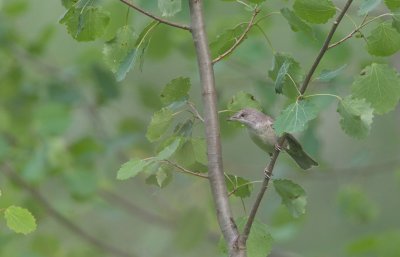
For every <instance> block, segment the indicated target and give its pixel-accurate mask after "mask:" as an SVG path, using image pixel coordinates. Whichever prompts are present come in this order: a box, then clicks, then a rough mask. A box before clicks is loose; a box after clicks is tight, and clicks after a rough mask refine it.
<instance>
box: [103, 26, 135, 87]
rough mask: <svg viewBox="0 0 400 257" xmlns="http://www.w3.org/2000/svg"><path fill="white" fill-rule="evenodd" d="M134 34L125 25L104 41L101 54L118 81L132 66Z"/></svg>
mask: <svg viewBox="0 0 400 257" xmlns="http://www.w3.org/2000/svg"><path fill="white" fill-rule="evenodd" d="M135 39H136V38H135V35H134V33H133V29H132V28H131V27H130V26H128V25H126V26H124V27H122V28H120V29H118V31H117V34H116V36H115V37H114V38H113V39H112V40H110V41H108V42H106V44H105V46H104V49H103V54H104V59H105V62H106V63H107V65H108V66H109V67H110V68H111V71H112V72H113V73H115V76H116V78H117V80H118V81H121V80H123V79H124V78H125V76H126V74H127V73H128V71H129V70H130V69H131V67H132V66H133V63H134V62H135V57H136V48H135V46H136V45H135Z"/></svg>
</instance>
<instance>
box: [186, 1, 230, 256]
mask: <svg viewBox="0 0 400 257" xmlns="http://www.w3.org/2000/svg"><path fill="white" fill-rule="evenodd" d="M189 6H190V16H191V20H192V23H191V28H192V36H193V41H194V45H195V49H196V55H197V61H198V66H199V73H200V83H201V86H202V98H203V105H204V126H205V130H206V139H207V154H208V170H209V181H210V186H211V192H212V196H213V199H214V203H215V206H216V212H217V219H218V223H219V226H220V228H221V231H222V234H223V236H224V238H225V240H226V242H227V243H228V248H229V252H230V254H231V255H233V252H234V250H233V244H234V243H235V241H236V239H237V237H238V231H237V228H236V225H235V223H234V220H233V217H232V211H231V208H230V205H229V199H228V191H227V188H226V184H225V177H224V172H223V168H222V152H221V140H220V135H219V133H220V130H219V122H218V111H217V95H216V90H215V81H214V71H213V67H212V61H211V54H210V49H209V46H208V40H207V35H206V32H205V25H204V17H203V7H202V0H190V1H189Z"/></svg>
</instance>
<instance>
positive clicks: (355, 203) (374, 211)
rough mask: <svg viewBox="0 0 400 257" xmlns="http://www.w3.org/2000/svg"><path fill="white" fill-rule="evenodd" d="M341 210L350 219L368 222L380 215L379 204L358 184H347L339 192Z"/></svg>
mask: <svg viewBox="0 0 400 257" xmlns="http://www.w3.org/2000/svg"><path fill="white" fill-rule="evenodd" d="M338 205H339V210H340V211H341V212H342V214H343V215H344V216H345V217H346V218H347V219H349V220H353V221H356V222H360V223H368V222H370V221H372V220H373V219H375V218H376V216H377V215H378V208H377V206H376V205H375V204H374V203H373V202H371V201H370V200H369V199H368V198H367V197H366V195H365V193H364V192H363V190H362V189H361V188H360V187H358V186H346V187H344V188H342V189H341V190H340V192H339V194H338Z"/></svg>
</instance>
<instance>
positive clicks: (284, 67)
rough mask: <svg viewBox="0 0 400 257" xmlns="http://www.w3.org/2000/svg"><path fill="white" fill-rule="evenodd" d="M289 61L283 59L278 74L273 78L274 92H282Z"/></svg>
mask: <svg viewBox="0 0 400 257" xmlns="http://www.w3.org/2000/svg"><path fill="white" fill-rule="evenodd" d="M289 67H290V63H289V62H287V61H285V62H284V63H283V64H282V66H281V67H280V68H279V71H278V75H277V76H276V80H275V92H276V93H278V94H282V88H283V84H284V83H283V82H284V78H285V77H286V75H287V73H288V71H289Z"/></svg>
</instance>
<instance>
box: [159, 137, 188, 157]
mask: <svg viewBox="0 0 400 257" xmlns="http://www.w3.org/2000/svg"><path fill="white" fill-rule="evenodd" d="M182 141H183V139H182V138H181V137H176V138H172V139H171V140H170V141H169V143H168V144H167V145H166V146H165V147H163V148H162V150H161V151H160V152H159V153H158V154H157V156H156V157H155V159H156V160H160V161H162V160H166V159H168V158H170V157H171V156H172V155H173V154H174V153H175V152H176V151H177V150H178V148H179V147H180V146H181V143H182Z"/></svg>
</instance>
